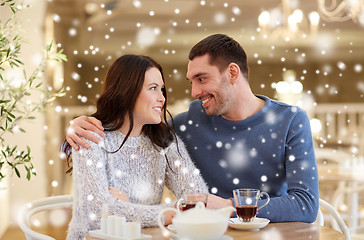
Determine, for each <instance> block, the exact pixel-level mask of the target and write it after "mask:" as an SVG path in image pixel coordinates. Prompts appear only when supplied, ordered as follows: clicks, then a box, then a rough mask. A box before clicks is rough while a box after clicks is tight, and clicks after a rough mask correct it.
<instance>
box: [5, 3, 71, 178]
mask: <svg viewBox="0 0 364 240" xmlns="http://www.w3.org/2000/svg"><path fill="white" fill-rule="evenodd" d="M17 4H18V5H16V2H15V0H1V1H0V11H3V10H9V9H10V10H11V11H10V10H9V12H10V14H9V15H10V16H9V18H8V19H7V20H6V21H5V22H4V23H3V22H1V21H0V106H1V109H0V149H1V153H0V181H1V180H2V179H3V178H4V177H5V169H6V168H7V167H9V168H10V169H11V173H14V172H15V174H16V175H17V176H18V177H19V178H20V177H21V174H20V171H19V169H20V167H21V166H23V167H24V169H25V171H26V174H27V175H26V178H27V179H28V180H29V179H30V178H31V176H32V175H36V171H35V169H34V166H33V164H32V162H31V161H32V157H31V149H30V147H29V146H26V149H19V147H18V146H17V145H15V146H14V145H12V146H10V145H9V144H8V143H6V140H5V136H6V135H7V134H16V133H17V132H19V131H20V132H25V130H24V129H23V128H22V127H21V125H20V124H21V122H22V121H25V120H34V119H35V117H34V115H33V114H34V113H35V112H39V111H42V110H44V109H45V107H46V106H47V105H48V104H50V103H51V102H53V101H54V100H55V99H56V98H57V97H63V96H64V95H65V93H64V91H63V89H62V90H61V91H58V92H54V91H53V90H52V89H51V88H50V87H49V86H48V85H47V84H46V83H44V82H43V79H42V74H43V73H44V71H45V68H46V64H47V62H49V61H59V62H62V61H67V58H66V56H65V55H64V54H63V50H58V49H57V46H56V45H55V44H53V42H52V43H50V44H49V45H47V46H46V48H45V49H44V51H43V56H42V60H41V61H40V63H39V65H38V66H37V67H36V68H35V69H34V70H33V72H32V73H31V74H30V75H29V76H28V75H27V74H26V72H25V70H23V69H22V66H23V65H24V63H23V61H22V60H21V58H20V52H21V47H22V45H23V44H24V43H25V41H24V39H23V38H22V35H21V32H22V28H21V24H20V23H19V21H18V19H17V14H18V13H19V12H20V11H21V10H22V9H24V8H28V7H29V6H26V5H24V4H23V3H17ZM4 12H5V11H4ZM9 71H16V72H18V73H19V72H20V73H21V72H22V73H21V74H18V75H17V76H15V77H14V76H11V75H10V76H8V75H7V74H6V73H7V72H9ZM35 94H38V95H39V98H38V100H36V101H34V97H33V98H32V100H31V99H30V96H34V95H35ZM38 95H35V96H38Z"/></svg>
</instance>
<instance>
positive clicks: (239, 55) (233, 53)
mask: <svg viewBox="0 0 364 240" xmlns="http://www.w3.org/2000/svg"><path fill="white" fill-rule="evenodd" d="M205 54H208V55H209V56H210V64H211V65H214V66H217V67H218V68H219V70H220V72H222V71H224V70H225V69H226V68H227V66H228V65H229V64H230V63H232V62H233V63H236V64H237V65H238V66H239V67H240V71H241V72H242V74H243V76H244V77H245V78H246V79H247V80H248V77H249V68H248V59H247V56H246V53H245V51H244V49H243V47H242V46H241V45H240V44H239V43H238V42H237V41H235V40H234V39H232V38H231V37H229V36H227V35H225V34H214V35H210V36H208V37H206V38H204V39H202V40H201V41H200V42H198V43H197V44H196V45H195V46H194V47H193V48H192V49H191V51H190V54H189V56H188V58H189V60H193V59H194V58H195V57H199V56H203V55H205Z"/></svg>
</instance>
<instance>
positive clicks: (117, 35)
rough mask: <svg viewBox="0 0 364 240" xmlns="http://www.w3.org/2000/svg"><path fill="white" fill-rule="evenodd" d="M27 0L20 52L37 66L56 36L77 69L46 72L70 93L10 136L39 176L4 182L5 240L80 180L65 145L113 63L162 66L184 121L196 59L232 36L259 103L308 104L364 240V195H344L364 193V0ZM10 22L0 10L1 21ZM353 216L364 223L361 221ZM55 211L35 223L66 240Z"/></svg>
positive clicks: (331, 183) (336, 188) (328, 187)
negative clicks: (191, 59)
mask: <svg viewBox="0 0 364 240" xmlns="http://www.w3.org/2000/svg"><path fill="white" fill-rule="evenodd" d="M25 2H26V3H28V4H30V5H31V6H30V8H29V9H24V10H23V11H22V13H21V15H20V18H21V21H22V24H23V28H24V36H25V39H26V40H27V41H28V44H27V45H24V47H23V49H22V55H23V56H24V59H25V68H26V67H28V66H32V65H35V63H34V56H35V55H36V54H37V53H38V52H39V51H40V49H41V48H42V47H44V46H45V44H47V43H49V42H50V41H51V40H52V39H53V40H54V41H55V42H56V43H57V44H58V47H59V48H62V49H64V53H65V54H66V55H67V58H68V61H67V62H64V63H55V64H52V65H49V66H47V71H46V73H45V74H44V81H47V82H48V84H49V85H50V86H52V87H53V88H54V89H55V90H60V89H61V88H64V89H65V91H66V96H65V97H63V98H58V99H57V100H56V101H55V102H54V103H53V105H52V106H51V107H48V108H47V111H45V112H44V113H40V114H37V118H36V121H35V122H32V123H28V124H26V126H25V127H23V128H24V129H25V130H26V133H17V134H15V135H13V136H10V137H9V139H7V141H9V142H14V143H16V144H18V145H24V146H25V145H29V146H30V147H31V149H32V153H33V157H34V159H33V164H34V165H35V167H36V169H37V176H35V177H32V179H31V180H30V181H27V180H26V179H24V178H22V179H18V178H17V177H16V176H11V177H10V175H9V177H8V178H6V179H5V180H4V181H2V182H0V184H1V190H0V212H1V216H0V237H1V236H3V238H4V239H22V237H23V235H22V232H21V231H20V233H19V235H17V237H16V238H11V237H9V236H10V235H9V233H10V232H12V233H13V234H17V231H18V232H19V229H18V228H17V224H16V216H17V212H18V210H19V208H20V206H21V205H23V204H24V203H27V202H29V201H32V200H36V199H40V198H43V197H46V196H53V195H62V194H71V193H72V176H70V175H69V174H66V173H65V172H66V170H67V166H66V164H65V161H64V155H62V154H61V152H60V144H61V141H62V140H63V138H64V136H65V133H66V129H67V126H68V125H69V121H70V120H72V119H73V118H74V117H76V116H79V115H81V114H90V113H92V112H93V111H94V104H95V101H96V99H97V98H98V96H99V94H100V92H101V87H102V83H103V79H104V75H105V72H106V70H107V68H108V67H109V66H110V64H111V63H112V62H113V61H114V60H115V59H116V58H118V57H119V56H121V55H123V54H127V53H133V54H144V55H149V56H151V57H153V58H154V59H156V60H157V61H158V62H159V63H161V65H162V67H163V68H164V74H165V77H166V86H167V91H168V105H169V109H170V111H171V112H172V114H177V113H179V112H182V111H184V110H186V109H187V108H188V104H189V102H190V101H191V100H192V99H191V96H190V85H189V83H188V81H186V77H185V75H186V68H187V62H188V53H189V50H190V49H191V47H192V46H193V45H194V44H196V43H197V42H198V41H200V40H201V39H203V38H205V37H206V36H208V35H210V34H214V33H224V34H227V35H229V36H231V37H233V38H234V39H235V40H237V41H238V42H239V43H240V44H241V45H242V46H243V48H244V49H245V51H246V52H247V54H248V64H249V67H250V79H249V82H250V85H251V87H252V90H253V92H254V93H255V94H262V95H266V96H268V97H270V98H273V99H277V100H280V101H284V102H287V103H290V104H294V105H299V106H301V107H302V108H304V109H305V110H306V111H307V112H308V114H309V117H310V118H311V122H312V130H313V135H314V139H315V144H316V151H317V156H318V157H317V158H318V159H317V161H318V163H319V165H320V166H322V170H320V169H319V170H320V191H321V192H320V194H321V196H320V197H322V198H324V199H326V200H328V201H329V202H331V203H332V204H335V206H336V207H337V208H338V209H339V210H340V212H342V215H343V216H344V217H345V219H346V221H347V223H348V225H349V227H350V229H351V231H352V233H353V236H354V235H355V236H357V237H358V239H360V236H359V235H360V227H362V226H364V222H363V221H364V212H363V209H364V208H363V209H362V208H361V206H364V205H363V204H364V202H363V201H362V197H361V195H362V194H361V192H359V191H354V190H353V192H354V194H355V195H353V192H350V193H348V194H349V197H346V196H344V194H341V193H342V192H343V191H342V189H345V188H346V189H348V188H353V189H354V188H355V189H356V187H358V186H359V187H360V186H361V184H363V179H362V177H361V179H360V175H362V171H361V170H364V158H363V156H364V139H363V138H364V73H363V69H362V68H363V65H364V58H363V56H364V3H363V1H360V0H341V1H339V0H337V1H335V0H332V1H330V0H306V1H303V0H269V1H268V0H259V1H238V0H225V1H223V0H201V1H200V0H108V1H106V0H77V1H74V0H47V1H45V0H28V1H25ZM1 11H3V9H1ZM7 14H10V13H9V12H5V11H4V12H1V14H0V19H1V20H3V19H4V18H5V17H6V15H7ZM332 169H337V172H338V173H343V174H345V175H347V176H349V177H351V178H350V179H349V180H345V181H343V178H342V177H340V175H339V176H337V177H336V180H335V178H334V177H333V176H329V177H327V176H326V175H325V174H326V173H328V172H329V173H331V172H335V171H336V170H332ZM321 174H322V175H321ZM328 179H329V180H328ZM327 180H328V181H327ZM339 193H340V194H339ZM339 195H340V196H339ZM353 197H354V201H353ZM347 198H348V199H349V200H346V199H347ZM353 207H355V209H354V208H353ZM350 211H351V212H350ZM353 212H356V213H357V214H354V216H353ZM52 214H53V215H52V216H51V217H49V216H43V217H38V218H34V220H33V222H32V223H33V225H34V226H35V227H38V228H43V230H44V231H45V232H46V233H47V232H48V233H53V234H56V232H57V231H58V230H57V229H60V230H59V231H60V234H61V235H60V236H63V237H64V231H65V228H64V226H65V225H67V222H68V221H69V217H70V216H69V212H65V211H62V212H55V213H52ZM42 219H43V220H42ZM44 219H46V220H44ZM44 227H47V228H44ZM62 234H63V235H62ZM61 238H62V237H58V238H57V239H61ZM23 239H25V238H24V237H23ZM362 239H364V238H362Z"/></svg>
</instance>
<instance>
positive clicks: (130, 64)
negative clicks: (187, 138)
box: [62, 55, 176, 173]
mask: <svg viewBox="0 0 364 240" xmlns="http://www.w3.org/2000/svg"><path fill="white" fill-rule="evenodd" d="M152 67H155V68H157V69H158V70H159V71H160V73H161V75H162V79H163V83H165V80H164V75H163V70H162V67H161V66H160V65H159V64H158V63H157V62H156V61H154V60H153V59H152V58H150V57H148V56H142V55H124V56H121V57H120V58H118V59H117V60H116V61H115V62H114V63H113V64H112V65H111V66H110V68H109V70H108V72H107V74H106V77H105V80H104V89H103V92H102V94H101V96H100V98H99V99H98V100H97V103H96V112H95V113H94V114H92V115H91V116H93V117H95V118H97V119H98V120H100V121H101V122H102V125H103V127H104V129H105V131H115V130H118V129H120V128H121V126H122V125H123V123H124V119H125V117H126V116H129V121H130V126H129V131H128V133H127V134H126V137H125V139H124V141H123V142H122V144H121V145H120V147H119V148H118V149H117V150H115V151H114V152H112V153H115V152H117V151H119V150H120V148H121V147H122V146H123V145H124V143H125V142H126V140H127V139H128V137H129V136H130V133H131V131H132V129H133V126H134V120H133V119H134V117H133V116H134V115H133V112H134V106H135V102H136V100H137V97H138V96H139V93H140V92H141V90H142V88H143V84H144V78H145V72H146V71H147V70H148V69H150V68H152ZM162 91H163V96H164V98H165V102H164V105H163V107H162V112H163V114H162V115H163V117H162V121H161V123H159V124H146V125H144V126H143V128H142V132H143V133H144V134H145V135H147V136H148V137H149V138H150V140H151V141H152V143H153V145H154V146H159V147H162V148H166V147H168V146H169V145H170V143H171V142H172V141H173V139H175V138H176V135H175V133H174V131H173V129H172V127H171V126H170V125H169V124H168V121H167V114H168V115H169V116H170V117H171V114H170V113H169V111H168V110H167V92H166V90H165V88H162ZM171 120H172V119H171ZM172 124H173V121H172ZM62 146H63V147H62V150H63V151H64V152H65V153H66V155H67V165H68V167H69V169H68V170H67V173H70V172H72V158H71V152H72V151H71V145H70V144H69V143H68V142H67V141H63V144H62Z"/></svg>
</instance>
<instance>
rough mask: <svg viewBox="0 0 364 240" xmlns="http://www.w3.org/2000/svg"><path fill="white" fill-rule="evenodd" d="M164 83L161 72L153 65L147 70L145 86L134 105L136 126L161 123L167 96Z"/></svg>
mask: <svg viewBox="0 0 364 240" xmlns="http://www.w3.org/2000/svg"><path fill="white" fill-rule="evenodd" d="M163 88H164V83H163V79H162V75H161V72H160V71H159V70H158V69H157V68H155V67H151V68H149V69H148V70H147V71H146V72H145V78H144V83H143V88H142V90H141V91H140V93H139V96H138V98H137V100H136V103H135V107H134V128H140V130H141V128H142V127H143V125H145V124H159V123H160V122H161V113H162V107H163V105H164V102H165V98H164V96H163V93H162V89H163Z"/></svg>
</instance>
